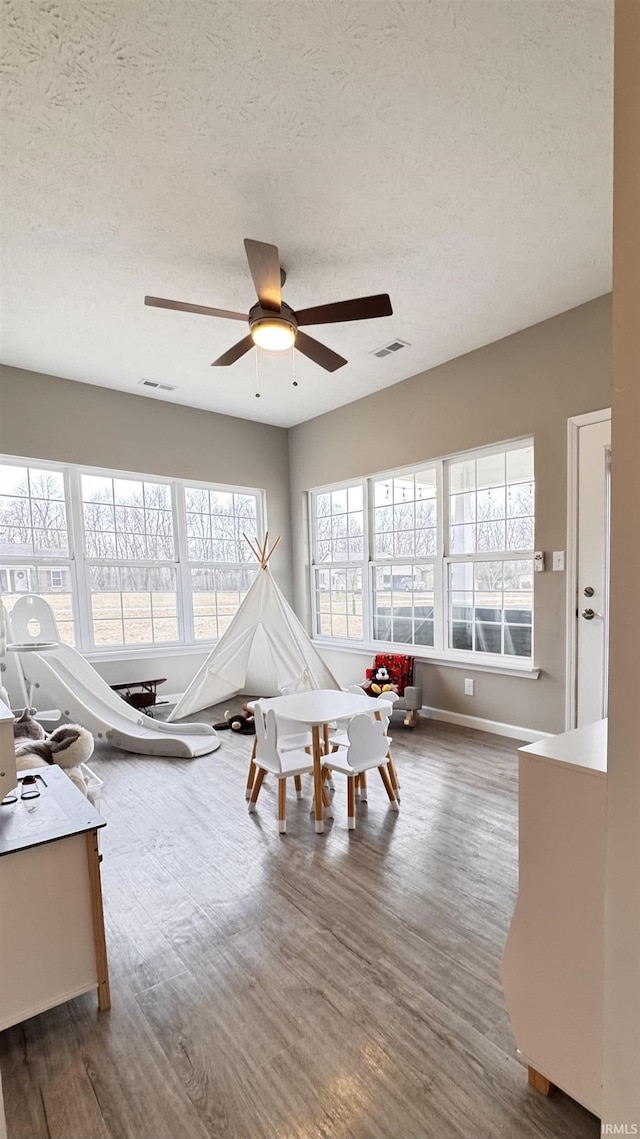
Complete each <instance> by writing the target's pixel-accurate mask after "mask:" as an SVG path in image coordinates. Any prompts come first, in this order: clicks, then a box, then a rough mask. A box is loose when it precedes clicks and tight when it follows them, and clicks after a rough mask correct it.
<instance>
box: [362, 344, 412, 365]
mask: <svg viewBox="0 0 640 1139" xmlns="http://www.w3.org/2000/svg"><path fill="white" fill-rule="evenodd" d="M408 347H409V341H408V340H390V341H389V343H388V344H383V346H382V348H376V349H375V351H373V352H372V353H371V355H372V356H377V357H378V359H379V360H381V359H382V358H383V356H390V355H391V353H392V352H399V351H400V349H401V348H408Z"/></svg>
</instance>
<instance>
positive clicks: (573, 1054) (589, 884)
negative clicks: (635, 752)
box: [500, 720, 607, 1116]
mask: <svg viewBox="0 0 640 1139" xmlns="http://www.w3.org/2000/svg"><path fill="white" fill-rule="evenodd" d="M518 754H519V793H518V795H519V819H520V839H519V850H520V875H519V889H518V898H517V902H516V908H515V911H514V915H513V920H512V922H511V928H510V930H509V935H508V938H507V944H506V947H505V952H504V957H503V960H502V968H501V971H500V976H501V980H502V985H503V988H504V991H505V996H506V1001H507V1008H508V1011H509V1016H510V1018H511V1024H512V1028H513V1032H514V1036H515V1039H516V1044H517V1047H518V1050H519V1052H520V1053H521V1055H522V1058H523V1059H524V1060H525V1062H526V1063H527V1065H528V1066H529V1082H530V1083H531V1084H532V1085H533V1086H534V1087H537V1088H538V1090H539V1091H542V1092H545V1093H548V1092H549V1091H550V1090H551V1087H552V1086H553V1085H556V1086H557V1087H559V1088H561V1089H562V1090H563V1091H564V1092H566V1093H567V1095H570V1096H572V1098H573V1099H575V1100H577V1101H578V1102H579V1103H581V1104H582V1105H583V1106H584V1107H586V1108H588V1110H589V1111H592V1112H594V1114H596V1115H598V1116H599V1115H600V1112H601V1090H602V1002H603V969H604V963H603V962H604V944H603V943H604V861H605V816H606V791H607V721H606V720H600V721H598V722H597V723H595V724H589V725H588V726H587V727H584V728H578V729H576V730H575V731H572V732H566V733H564V734H563V735H559V736H550V737H548V738H547V739H544V740H540V741H539V742H538V743H535V744H529V745H528V746H527V747H523V748H520V749H519V753H518Z"/></svg>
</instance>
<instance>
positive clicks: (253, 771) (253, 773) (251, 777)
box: [244, 736, 258, 799]
mask: <svg viewBox="0 0 640 1139" xmlns="http://www.w3.org/2000/svg"><path fill="white" fill-rule="evenodd" d="M257 747H258V737H257V736H256V738H255V739H254V741H253V747H252V749H251V759H250V760H249V774H248V775H247V787H246V790H245V793H244V797H245V799H250V798H251V792H252V791H253V782H254V779H255V777H256V765H255V763H254V760H255V758H256V749H257Z"/></svg>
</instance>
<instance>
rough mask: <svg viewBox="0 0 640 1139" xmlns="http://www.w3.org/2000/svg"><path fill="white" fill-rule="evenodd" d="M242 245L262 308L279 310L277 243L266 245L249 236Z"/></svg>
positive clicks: (280, 297)
mask: <svg viewBox="0 0 640 1139" xmlns="http://www.w3.org/2000/svg"><path fill="white" fill-rule="evenodd" d="M244 247H245V250H246V254H247V261H248V262H249V269H250V271H251V276H252V277H253V283H254V285H255V287H256V292H257V294H258V300H259V301H260V304H261V305H262V307H263V308H268V309H271V310H272V311H273V312H280V303H281V299H282V295H281V292H280V257H279V255H278V247H277V245H266V244H265V242H264V241H252V240H251V238H250V237H245V239H244Z"/></svg>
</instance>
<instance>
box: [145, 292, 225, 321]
mask: <svg viewBox="0 0 640 1139" xmlns="http://www.w3.org/2000/svg"><path fill="white" fill-rule="evenodd" d="M144 303H145V304H146V305H151V306H152V308H173V309H177V310H178V312H199V313H202V315H203V316H223V317H226V318H227V320H247V314H246V312H229V311H228V310H227V309H226V308H207V306H206V305H190V304H188V303H187V302H186V301H168V300H167V299H166V297H145V298H144Z"/></svg>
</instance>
